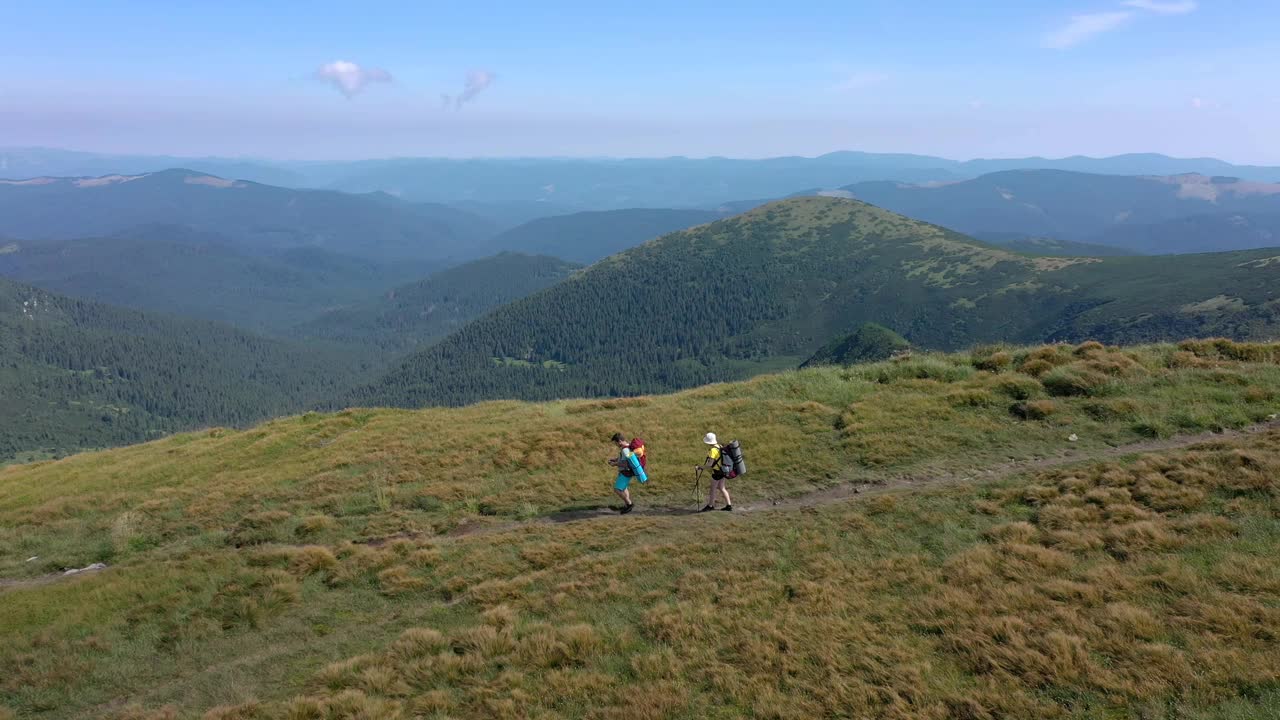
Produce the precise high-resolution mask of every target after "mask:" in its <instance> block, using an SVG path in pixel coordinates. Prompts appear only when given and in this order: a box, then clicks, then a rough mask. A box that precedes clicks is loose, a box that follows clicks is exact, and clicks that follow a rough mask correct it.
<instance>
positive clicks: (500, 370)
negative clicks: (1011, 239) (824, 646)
mask: <svg viewBox="0 0 1280 720" xmlns="http://www.w3.org/2000/svg"><path fill="white" fill-rule="evenodd" d="M1277 257H1280V250H1261V251H1250V252H1241V253H1223V254H1215V255H1201V256H1187V257H1168V258H1102V259H1099V258H1061V257H1031V256H1028V255H1022V254H1019V253H1015V252H1010V251H1008V250H1004V249H1001V248H998V247H995V246H992V245H987V244H985V243H982V242H979V241H977V240H974V239H972V238H969V237H966V236H963V235H960V234H958V233H955V232H951V231H949V230H946V229H944V228H941V227H938V226H935V225H929V224H927V223H923V222H918V221H915V220H911V219H908V218H906V217H903V216H901V215H896V214H894V213H891V212H888V211H885V210H881V209H879V208H876V207H874V206H871V205H867V204H865V203H862V202H858V201H856V200H845V199H839V198H824V197H804V198H794V199H790V200H784V201H779V202H775V203H771V204H768V205H765V206H763V207H760V208H757V209H755V210H752V211H751V212H748V213H745V214H743V215H739V216H736V217H733V218H729V219H726V220H721V221H718V222H714V223H710V224H707V225H701V226H698V227H695V228H691V229H689V230H684V231H680V232H675V233H671V234H669V235H665V236H663V237H661V238H658V239H656V240H653V241H651V242H649V243H646V244H644V245H642V246H640V247H637V248H634V249H632V250H629V251H627V252H623V253H620V254H618V255H614V256H611V257H609V258H607V259H605V260H602V261H600V262H599V263H597V264H595V265H593V266H591V267H590V268H588V269H587V270H585V271H584V272H582V273H580V274H578V275H575V276H574V277H572V278H570V279H568V280H566V281H564V282H562V283H560V284H558V285H556V286H554V287H552V288H550V289H548V290H546V291H543V292H541V293H538V294H536V295H534V296H532V297H529V298H526V299H524V300H522V301H519V302H516V303H513V304H511V305H509V306H506V307H504V308H502V309H500V310H498V311H496V312H494V313H493V314H491V315H489V316H487V317H485V318H483V319H481V320H478V321H476V322H474V323H472V324H470V325H468V326H466V327H465V328H463V329H462V330H461V331H459V332H458V333H456V334H455V335H453V336H451V337H450V338H448V339H446V340H445V341H444V342H442V343H440V344H439V345H437V346H435V347H432V348H429V349H427V350H424V351H422V352H420V353H418V354H416V355H414V356H412V357H410V358H409V359H408V360H406V361H405V362H404V364H403V365H402V366H401V367H399V368H397V369H395V370H393V371H392V372H390V373H389V374H388V375H387V376H386V377H384V378H382V379H381V380H380V381H378V382H376V383H374V384H372V385H370V386H368V387H365V388H362V389H360V390H358V391H357V392H355V393H353V394H352V395H351V396H350V397H349V398H348V399H349V400H350V401H351V402H354V403H360V404H377V405H402V406H418V405H424V404H458V403H465V402H471V401H475V400H480V399H496V398H512V397H516V398H525V399H550V398H555V397H571V396H582V395H627V394H636V393H646V392H657V391H664V390H670V389H675V388H682V387H691V386H694V385H699V384H703V383H706V382H712V381H717V380H727V379H735V378H741V377H745V376H748V375H750V374H754V373H757V372H760V371H762V370H768V369H771V368H779V367H794V366H795V365H796V364H798V363H799V362H801V361H802V360H804V359H805V358H807V357H809V356H810V355H812V354H813V353H814V351H816V350H818V349H819V348H820V347H822V346H823V345H825V344H826V343H828V342H829V341H830V340H831V339H832V338H834V337H837V336H840V335H844V334H847V333H849V332H852V331H853V330H854V329H855V328H857V327H858V326H860V325H862V324H863V323H867V322H874V323H879V324H881V325H884V326H886V327H888V328H889V329H891V330H894V331H895V332H898V333H900V334H901V335H903V336H905V338H906V339H907V340H908V341H910V342H911V343H912V344H913V345H914V346H916V347H923V348H941V349H954V348H959V347H964V346H968V345H970V344H972V343H975V342H988V341H999V340H1004V341H1014V342H1042V341H1046V340H1083V339H1086V338H1089V337H1097V338H1100V339H1103V340H1117V341H1125V342H1140V341H1150V340H1163V339H1175V338H1181V337H1188V336H1196V335H1226V336H1229V337H1234V338H1237V339H1241V338H1243V339H1247V338H1255V337H1258V338H1264V337H1271V336H1273V335H1274V334H1275V333H1276V331H1277V328H1280V296H1278V295H1277V294H1276V293H1277V290H1276V288H1278V287H1280V261H1276V258H1277Z"/></svg>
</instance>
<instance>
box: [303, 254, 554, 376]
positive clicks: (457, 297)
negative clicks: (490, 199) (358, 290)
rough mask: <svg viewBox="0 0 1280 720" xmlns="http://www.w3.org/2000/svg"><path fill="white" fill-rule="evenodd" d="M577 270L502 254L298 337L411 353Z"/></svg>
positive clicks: (328, 319) (326, 319) (336, 316)
mask: <svg viewBox="0 0 1280 720" xmlns="http://www.w3.org/2000/svg"><path fill="white" fill-rule="evenodd" d="M578 267H579V266H578V265H575V264H574V263H571V262H566V261H564V260H560V259H559V258H554V257H547V256H533V255H525V254H521V253H510V252H507V253H500V254H498V255H495V256H493V257H490V258H485V259H483V260H476V261H473V262H470V263H466V264H463V265H459V266H457V267H453V268H449V269H448V270H442V271H440V272H438V273H436V274H434V275H432V276H430V277H428V278H427V279H425V280H420V281H418V282H416V283H411V284H409V285H404V286H401V287H398V288H396V289H394V290H391V291H389V292H388V293H386V294H385V295H384V296H383V297H381V298H379V299H378V300H377V301H375V302H369V303H365V304H360V305H355V306H352V307H348V308H343V309H339V310H333V311H331V312H328V313H325V314H324V315H322V316H320V317H318V318H316V319H315V320H313V321H311V322H308V323H305V324H303V325H302V326H301V327H299V328H296V330H295V333H296V334H298V335H300V336H302V337H306V338H320V339H326V340H335V341H338V342H342V343H346V344H351V345H361V346H367V345H374V346H377V347H378V348H380V349H381V350H382V352H383V353H384V354H385V353H402V352H408V351H411V350H416V349H418V348H421V347H423V346H425V345H430V344H431V343H433V342H436V341H437V340H439V339H440V338H442V337H444V336H445V335H448V334H449V333H451V332H453V331H454V330H456V329H458V328H459V327H461V326H462V325H464V324H465V323H467V322H468V321H470V320H472V319H474V318H476V317H479V316H481V315H483V314H485V313H487V312H489V311H490V310H493V309H494V308H496V307H499V306H502V305H505V304H507V303H510V302H512V301H515V300H519V299H520V298H523V297H526V296H528V295H531V294H533V293H535V292H537V291H539V290H542V289H543V288H546V287H550V286H551V285H554V284H555V283H557V282H559V281H561V280H563V279H565V278H566V277H568V276H569V275H570V273H572V272H573V271H575V270H577V269H578Z"/></svg>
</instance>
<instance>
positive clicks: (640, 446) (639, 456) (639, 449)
mask: <svg viewBox="0 0 1280 720" xmlns="http://www.w3.org/2000/svg"><path fill="white" fill-rule="evenodd" d="M627 448H629V449H630V450H631V452H633V453H635V455H636V460H639V461H640V467H642V468H644V469H645V470H648V469H649V466H648V465H646V464H645V458H644V440H641V439H640V438H631V444H630V445H628V446H627Z"/></svg>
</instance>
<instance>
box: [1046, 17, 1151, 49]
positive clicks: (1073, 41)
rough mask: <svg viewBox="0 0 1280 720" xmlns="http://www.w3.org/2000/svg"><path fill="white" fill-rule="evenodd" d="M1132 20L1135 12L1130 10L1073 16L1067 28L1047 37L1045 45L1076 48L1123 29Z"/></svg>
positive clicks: (1058, 47)
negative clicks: (1106, 33)
mask: <svg viewBox="0 0 1280 720" xmlns="http://www.w3.org/2000/svg"><path fill="white" fill-rule="evenodd" d="M1132 19H1133V12H1132V11H1129V10H1117V11H1114V12H1100V13H1090V14H1088V15H1073V16H1072V17H1071V22H1069V23H1067V24H1066V26H1064V27H1062V28H1060V29H1058V30H1055V31H1054V32H1051V33H1049V34H1048V35H1046V36H1045V37H1044V42H1043V44H1044V46H1045V47H1047V48H1053V49H1055V50H1062V49H1065V48H1069V47H1074V46H1076V45H1079V44H1080V43H1082V42H1085V41H1086V40H1089V39H1090V38H1093V37H1094V36H1096V35H1101V34H1102V33H1105V32H1110V31H1112V30H1116V29H1118V28H1120V27H1123V26H1124V25H1125V23H1127V22H1129V21H1130V20H1132Z"/></svg>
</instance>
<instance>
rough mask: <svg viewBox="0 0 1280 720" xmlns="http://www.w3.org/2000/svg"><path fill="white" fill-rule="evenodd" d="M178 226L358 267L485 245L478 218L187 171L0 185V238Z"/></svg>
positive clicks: (373, 197) (379, 198)
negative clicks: (315, 252) (312, 251)
mask: <svg viewBox="0 0 1280 720" xmlns="http://www.w3.org/2000/svg"><path fill="white" fill-rule="evenodd" d="M153 224H173V225H184V226H188V227H192V228H195V229H197V230H200V231H203V232H214V233H218V234H221V235H224V236H225V237H227V238H228V239H230V240H231V241H233V242H235V243H237V244H238V245H239V247H241V248H242V249H248V250H251V251H259V252H261V251H264V250H272V249H276V250H278V249H288V248H294V247H315V248H320V249H322V250H326V251H329V252H332V253H337V254H341V255H350V256H354V257H360V258H365V259H378V260H395V261H421V260H440V259H443V258H447V257H453V256H457V255H464V254H465V253H466V251H467V250H468V248H469V247H470V245H471V244H473V243H475V242H476V241H478V240H480V239H483V238H485V237H487V235H488V231H487V230H486V228H487V224H486V222H485V221H483V220H482V219H480V218H478V217H476V216H474V215H471V214H470V213H466V212H464V211H461V210H457V209H454V208H449V207H445V206H443V205H425V204H410V203H405V202H401V201H399V200H397V199H396V198H393V197H391V196H390V195H385V194H382V193H375V194H368V195H348V194H345V193H339V192H333V191H320V190H291V189H287V188H280V187H273V186H270V185H260V184H258V183H252V182H248V181H243V180H230V179H224V178H219V177H215V176H211V175H205V174H202V173H197V172H194V171H191V170H165V171H163V172H155V173H150V174H143V175H128V176H118V175H117V176H107V177H102V178H35V179H31V180H22V181H0V234H3V235H11V236H14V237H20V238H60V239H66V238H77V237H94V236H109V235H114V234H116V233H119V232H122V231H127V230H130V229H132V228H135V227H138V226H142V225H153Z"/></svg>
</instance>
